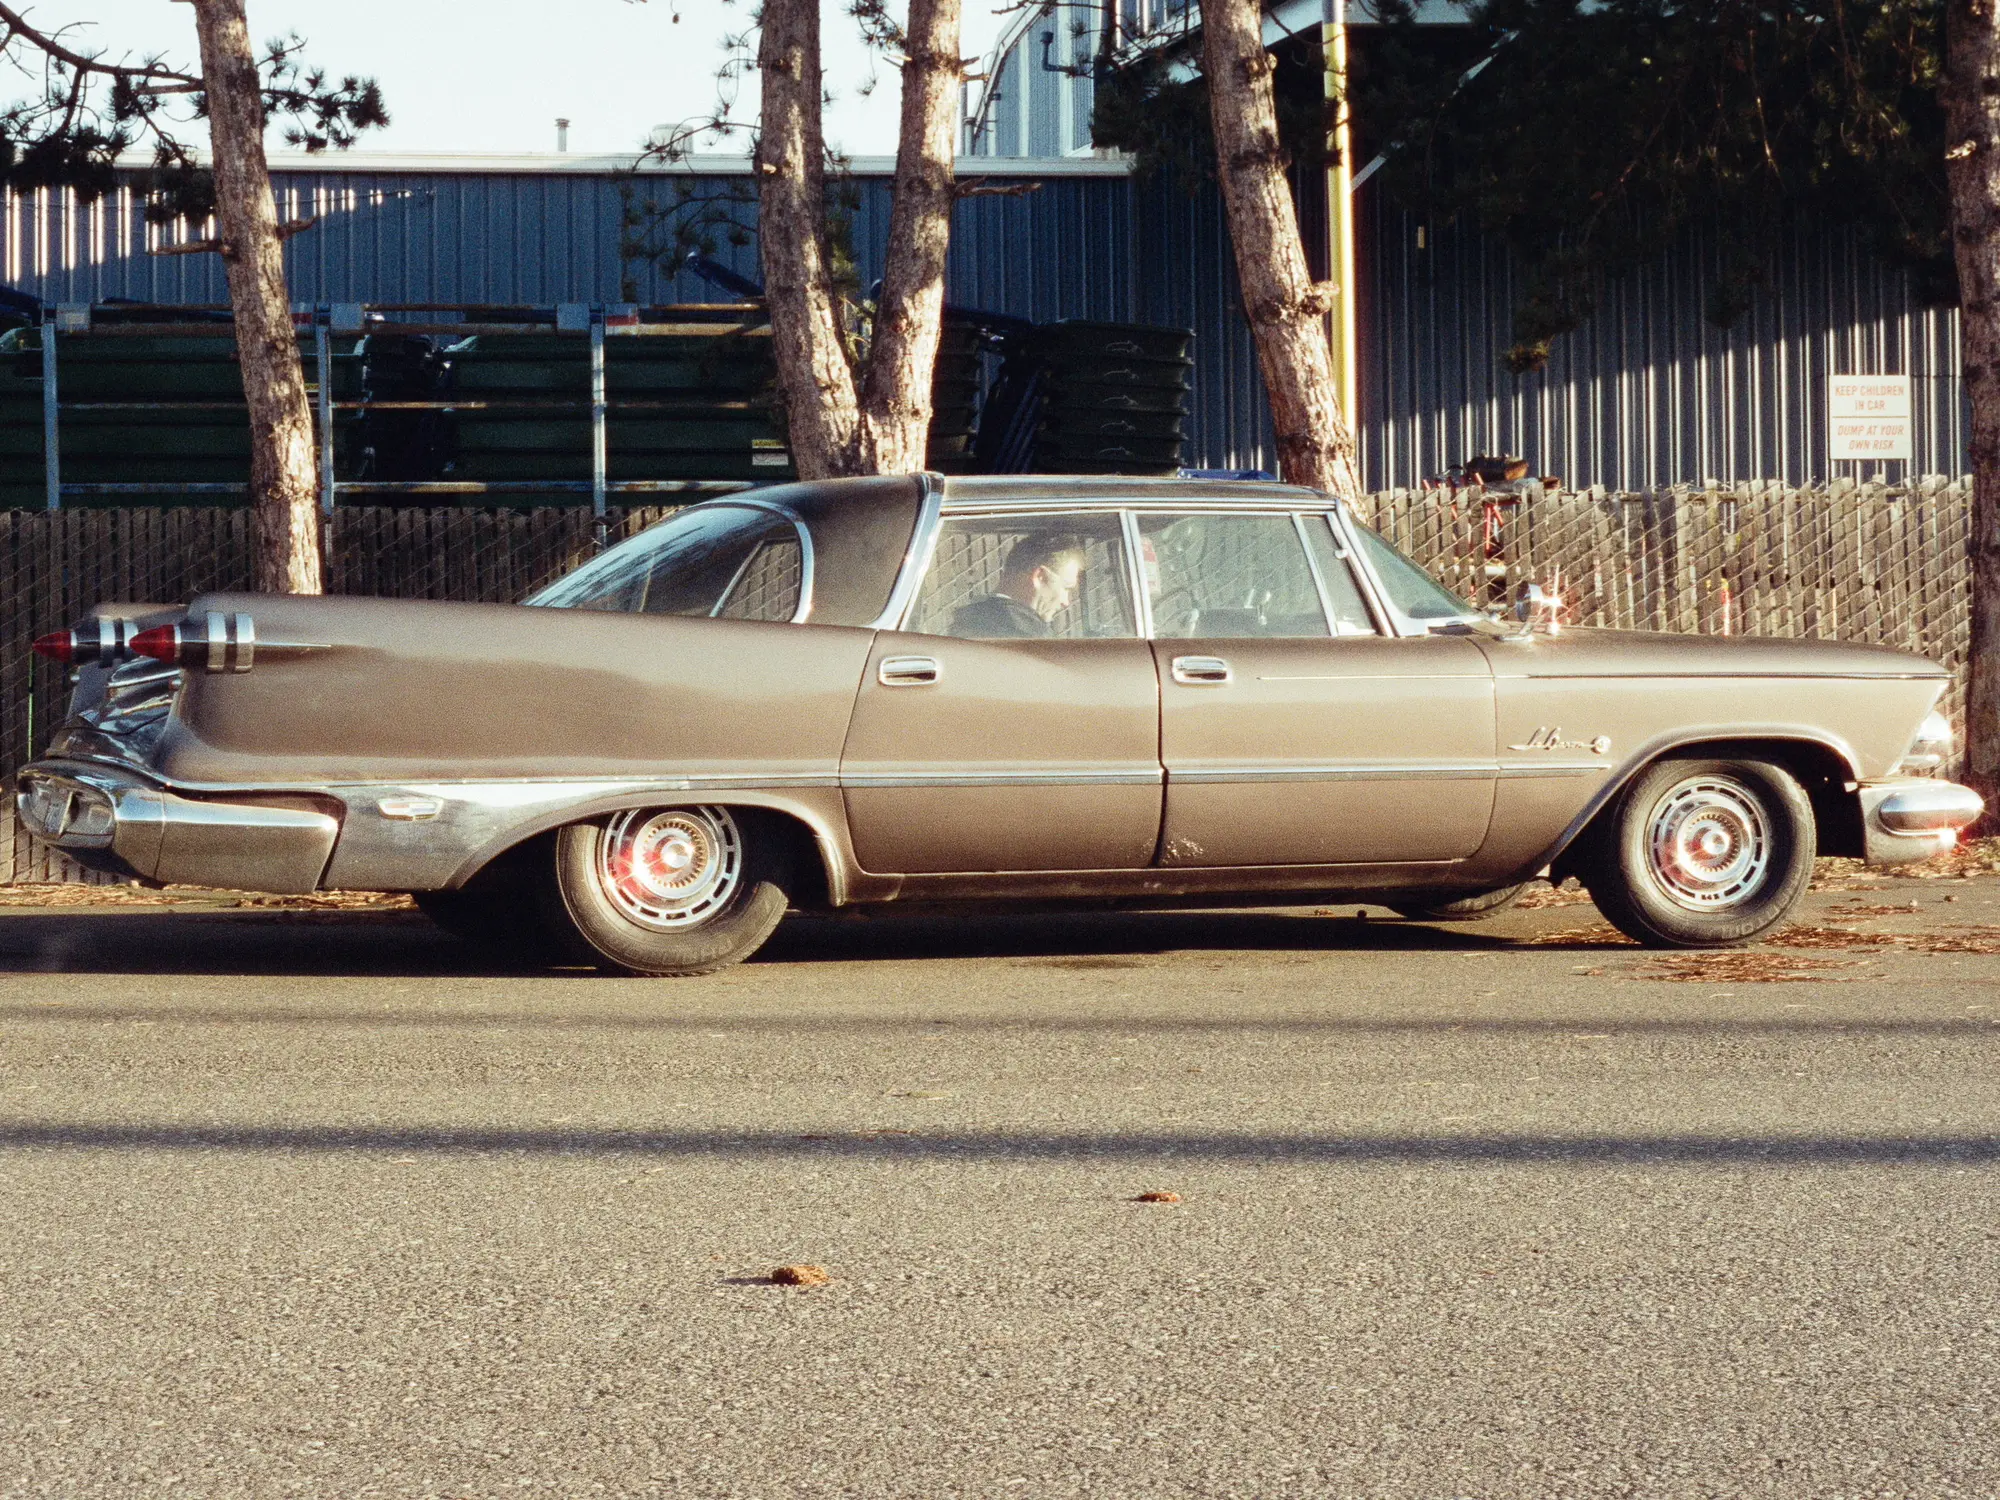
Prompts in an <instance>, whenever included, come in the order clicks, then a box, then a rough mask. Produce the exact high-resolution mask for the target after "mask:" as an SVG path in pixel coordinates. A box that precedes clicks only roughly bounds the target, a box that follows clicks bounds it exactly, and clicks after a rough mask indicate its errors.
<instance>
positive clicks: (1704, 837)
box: [1583, 760, 1818, 948]
mask: <svg viewBox="0 0 2000 1500" xmlns="http://www.w3.org/2000/svg"><path fill="white" fill-rule="evenodd" d="M1817 852H1818V843H1817V830H1816V828H1815V825H1814V822H1813V809H1812V800H1811V799H1810V798H1809V797H1808V796H1807V795H1806V792H1805V789H1804V788H1803V787H1801V786H1800V785H1799V783H1798V782H1797V780H1796V779H1794V778H1793V776H1792V775H1791V773H1790V772H1789V771H1786V770H1785V769H1784V768H1783V767H1781V766H1776V765H1773V764H1771V763H1770V762H1769V761H1761V760H1667V761H1661V762H1660V763H1659V764H1657V765H1655V766H1652V767H1649V768H1648V769H1647V770H1645V771H1643V772H1641V773H1640V774H1639V775H1638V776H1637V777H1635V778H1634V779H1633V781H1632V783H1631V785H1629V786H1628V787H1626V788H1625V790H1624V791H1623V792H1622V793H1621V794H1620V795H1619V798H1618V800H1617V802H1616V803H1615V804H1614V805H1613V809H1612V815H1611V820H1610V823H1609V825H1608V827H1607V828H1606V829H1605V832H1604V835H1603V837H1602V838H1601V840H1600V842H1599V844H1598V847H1597V849H1596V850H1595V851H1594V858H1593V859H1591V860H1590V861H1589V864H1588V866H1587V868H1586V870H1585V871H1584V872H1583V874H1584V884H1585V885H1586V886H1588V887H1589V888H1590V895H1591V899H1592V900H1594V901H1595V902H1596V903H1597V907H1598V910H1600V911H1602V912H1603V913H1604V915H1605V916H1606V917H1607V918H1609V919H1610V921H1611V923H1612V925H1613V926H1615V927H1616V928H1617V929H1618V930H1619V931H1620V932H1622V933H1624V934H1625V935H1626V936H1627V937H1629V938H1632V939H1633V940H1635V941H1636V942H1640V943H1644V944H1645V945H1646V946H1647V947H1649V948H1727V947H1733V946H1735V945H1737V944H1739V943H1749V942H1754V941H1755V940H1756V939H1758V938H1760V937H1762V936H1763V935H1764V934H1765V933H1767V932H1770V931H1771V930H1772V929H1773V928H1775V927H1777V926H1779V925H1780V924H1781V923H1783V922H1784V921H1785V920H1786V919H1788V918H1789V917H1790V916H1791V915H1792V913H1793V911H1794V910H1796V909H1797V907H1798V904H1799V901H1800V900H1801V899H1802V898H1803V897H1804V895H1805V893H1806V888H1807V886H1808V885H1810V884H1811V881H1812V871H1813V858H1814V856H1815V855H1816V854H1817Z"/></svg>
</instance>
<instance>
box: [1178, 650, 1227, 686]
mask: <svg viewBox="0 0 2000 1500" xmlns="http://www.w3.org/2000/svg"><path fill="white" fill-rule="evenodd" d="M1233 675H1234V674H1233V673H1232V672H1231V671H1230V670H1229V663H1228V662H1226V661H1224V660H1223V659H1222V658H1221V657H1219V656H1176V657H1175V658H1174V681H1175V682H1178V683H1180V684H1181V685H1182V686H1183V687H1221V686H1222V685H1223V684H1224V683H1226V682H1228V681H1229V680H1230V678H1231V677H1232V676H1233Z"/></svg>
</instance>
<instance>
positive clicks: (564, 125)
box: [556, 116, 569, 153]
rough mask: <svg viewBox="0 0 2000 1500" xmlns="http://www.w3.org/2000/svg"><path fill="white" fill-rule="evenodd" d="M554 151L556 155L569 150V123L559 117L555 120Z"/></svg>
mask: <svg viewBox="0 0 2000 1500" xmlns="http://www.w3.org/2000/svg"><path fill="white" fill-rule="evenodd" d="M556 150H557V152H558V153H560V152H564V151H567V150H569V121H568V120H567V119H565V118H563V117H561V116H557V118H556Z"/></svg>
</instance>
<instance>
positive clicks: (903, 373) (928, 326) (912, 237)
mask: <svg viewBox="0 0 2000 1500" xmlns="http://www.w3.org/2000/svg"><path fill="white" fill-rule="evenodd" d="M958 33H959V0H910V20H909V26H908V27H907V28H906V32H905V46H904V60H903V68H902V73H903V99H902V120H901V128H900V131H899V134H898V138H897V145H896V197H895V202H894V205H893V206H892V207H891V209H890V212H889V252H888V258H887V262H886V264H885V265H884V267H883V272H882V298H881V306H880V309H879V311H878V312H877V314H876V318H875V335H874V340H873V342H872V344H871V345H870V347H869V351H868V378H867V381H866V384H865V385H864V387H863V391H862V415H863V419H864V427H863V445H862V446H863V458H864V461H865V463H866V465H867V467H868V469H869V470H870V471H871V472H873V473H877V474H914V473H917V472H918V471H919V470H921V469H922V468H923V467H924V460H925V450H926V448H927V446H928V442H929V437H930V425H931V380H932V376H933V374H934V372H935V371H936V368H937V351H938V336H939V332H940V329H941V326H942V322H943V315H944V270H945V253H946V251H947V250H948V249H949V248H950V245H951V211H952V207H953V205H954V204H955V203H956V202H957V201H958V193H957V190H956V185H955V183H954V181H953V173H952V164H953V161H954V159H955V157H956V155H957V147H958V139H957V138H958V82H959V76H960V63H959V55H958Z"/></svg>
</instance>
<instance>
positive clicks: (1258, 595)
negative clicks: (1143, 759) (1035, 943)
mask: <svg viewBox="0 0 2000 1500" xmlns="http://www.w3.org/2000/svg"><path fill="white" fill-rule="evenodd" d="M1136 519H1137V530H1138V532H1139V533H1140V539H1139V543H1138V545H1139V547H1140V550H1141V555H1142V560H1143V566H1144V573H1145V578H1146V583H1147V599H1148V604H1149V606H1150V610H1151V614H1152V630H1153V636H1154V640H1153V652H1154V658H1155V671H1156V673H1157V675H1158V677H1159V682H1160V736H1161V758H1162V760H1163V762H1164V763H1165V765H1166V768H1167V791H1166V814H1165V823H1164V827H1163V830H1162V837H1161V852H1160V860H1161V863H1163V864H1167V865H1178V866H1227V865H1284V864H1418V863H1434V862H1439V861H1450V860H1455V859H1462V858H1465V857H1466V856H1468V855H1470V854H1472V853H1473V852H1474V851H1475V850H1476V849H1477V848H1478V847H1479V845H1480V844H1481V842H1482V841H1483V840H1484V839H1485V836H1486V830H1487V825H1488V823H1489V822H1490V821H1491V817H1492V810H1493V796H1494V786H1495V781H1496V777H1497V766H1496V761H1495V755H1494V698H1493V676H1492V671H1491V668H1490V667H1489V665H1488V663H1487V660H1486V657H1485V655H1484V653H1482V652H1481V651H1480V650H1479V648H1478V647H1477V646H1476V645H1474V644H1473V642H1472V640H1471V639H1469V638H1466V637H1463V636H1447V635H1421V636H1396V635H1391V634H1388V633H1386V632H1385V630H1384V629H1383V628H1382V626H1383V625H1384V624H1385V623H1386V621H1384V620H1382V619H1381V618H1379V617H1378V616H1377V615H1375V614H1374V613H1373V612H1371V610H1370V609H1369V607H1368V605H1367V603H1366V601H1365V599H1364V597H1363V595H1362V593H1361V591H1360V590H1359V588H1358V586H1357V584H1356V581H1355V578H1354V575H1353V573H1352V572H1351V571H1350V566H1349V559H1348V558H1347V556H1346V551H1345V548H1344V546H1342V545H1341V543H1340V540H1339V537H1338V534H1337V533H1336V532H1334V531H1333V530H1331V529H1330V527H1329V521H1328V518H1327V517H1326V516H1325V515H1321V514H1305V515H1296V516H1295V515H1290V514H1275V513H1268V512H1267V513H1261V514H1259V513H1254V512H1246V511H1243V510H1240V509H1239V510H1235V511H1232V512H1228V513H1221V512H1209V513H1200V512H1194V513H1173V512H1156V513H1150V514H1141V515H1140V516H1138V517H1137V518H1136Z"/></svg>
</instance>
